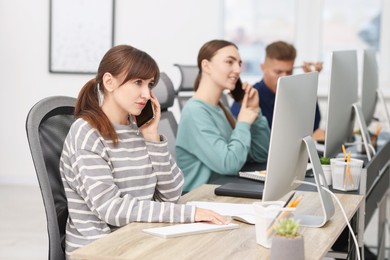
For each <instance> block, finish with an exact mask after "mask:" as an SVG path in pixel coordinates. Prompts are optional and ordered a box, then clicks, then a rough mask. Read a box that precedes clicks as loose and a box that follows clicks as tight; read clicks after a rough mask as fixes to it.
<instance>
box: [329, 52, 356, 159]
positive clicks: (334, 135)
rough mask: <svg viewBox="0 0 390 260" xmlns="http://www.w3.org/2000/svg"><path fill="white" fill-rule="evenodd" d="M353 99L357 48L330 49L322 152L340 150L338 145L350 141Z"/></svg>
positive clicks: (354, 97)
mask: <svg viewBox="0 0 390 260" xmlns="http://www.w3.org/2000/svg"><path fill="white" fill-rule="evenodd" d="M357 101H358V67H357V52H356V50H343V51H333V52H332V54H331V71H330V85H329V94H328V112H327V121H326V130H325V145H324V156H326V157H330V158H331V157H336V156H337V155H338V154H339V153H341V151H342V149H341V147H342V145H343V144H345V143H347V142H349V141H351V139H352V136H353V128H354V123H355V119H354V118H355V117H354V115H355V113H354V109H353V104H354V103H356V102H357Z"/></svg>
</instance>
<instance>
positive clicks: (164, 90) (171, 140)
mask: <svg viewBox="0 0 390 260" xmlns="http://www.w3.org/2000/svg"><path fill="white" fill-rule="evenodd" d="M153 91H154V94H155V95H156V97H157V99H158V101H159V102H160V105H161V120H160V124H159V133H161V134H163V135H165V136H166V137H167V139H168V148H169V152H170V153H171V155H172V156H173V157H175V155H176V152H175V143H176V133H177V121H176V118H175V116H174V114H173V112H172V111H169V110H168V108H170V107H172V106H173V103H174V101H175V88H174V87H173V83H172V81H171V79H170V78H169V77H168V75H167V74H165V73H164V72H161V74H160V80H159V82H158V84H157V86H156V87H155V88H154V90H153Z"/></svg>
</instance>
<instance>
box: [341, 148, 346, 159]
mask: <svg viewBox="0 0 390 260" xmlns="http://www.w3.org/2000/svg"><path fill="white" fill-rule="evenodd" d="M341 149H342V150H343V154H344V160H345V161H347V151H345V146H344V145H343V144H342V145H341Z"/></svg>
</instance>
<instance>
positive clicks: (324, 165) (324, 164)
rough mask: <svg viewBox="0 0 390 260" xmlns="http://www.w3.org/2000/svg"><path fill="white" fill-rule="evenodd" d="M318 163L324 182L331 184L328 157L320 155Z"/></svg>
mask: <svg viewBox="0 0 390 260" xmlns="http://www.w3.org/2000/svg"><path fill="white" fill-rule="evenodd" d="M320 163H321V166H322V171H323V172H324V175H325V179H326V184H328V185H332V168H331V165H330V158H329V157H324V156H323V157H320ZM321 183H322V182H321Z"/></svg>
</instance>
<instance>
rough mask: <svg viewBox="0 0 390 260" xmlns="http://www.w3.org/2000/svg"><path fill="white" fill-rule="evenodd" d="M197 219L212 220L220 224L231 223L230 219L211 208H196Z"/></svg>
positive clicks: (198, 220)
mask: <svg viewBox="0 0 390 260" xmlns="http://www.w3.org/2000/svg"><path fill="white" fill-rule="evenodd" d="M195 221H196V222H210V223H213V224H218V225H226V224H229V221H228V219H227V218H226V217H224V216H222V215H220V214H218V213H216V212H214V211H212V210H209V209H202V208H196V211H195Z"/></svg>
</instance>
